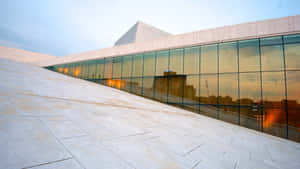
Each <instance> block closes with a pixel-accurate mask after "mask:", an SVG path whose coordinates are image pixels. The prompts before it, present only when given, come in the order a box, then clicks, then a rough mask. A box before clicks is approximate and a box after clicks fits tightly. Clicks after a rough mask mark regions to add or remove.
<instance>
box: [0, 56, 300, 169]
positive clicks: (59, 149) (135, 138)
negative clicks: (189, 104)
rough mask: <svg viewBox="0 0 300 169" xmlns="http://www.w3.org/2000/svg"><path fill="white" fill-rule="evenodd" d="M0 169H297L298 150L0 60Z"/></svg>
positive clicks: (232, 127) (277, 140)
mask: <svg viewBox="0 0 300 169" xmlns="http://www.w3.org/2000/svg"><path fill="white" fill-rule="evenodd" d="M0 82H1V83H0V150H1V151H0V168H5V169H10V168H27V167H32V168H34V169H36V168H39V169H41V168H75V169H76V168H87V169H92V168H106V169H109V168H121V169H122V168H126V169H127V168H153V169H154V168H199V169H200V168H201V169H202V168H212V169H216V168H218V169H222V168H224V169H227V168H228V169H232V168H236V169H253V168H259V169H271V168H272V169H273V168H283V169H285V168H286V169H293V168H295V169H296V168H297V169H298V168H300V161H299V156H300V144H299V143H295V142H291V141H289V140H285V139H281V138H277V137H274V136H270V135H266V134H263V133H260V132H256V131H253V130H249V129H246V128H243V127H240V126H236V125H231V124H228V123H225V122H222V121H218V120H215V119H211V118H208V117H205V116H202V115H197V114H194V113H191V112H188V111H185V110H182V109H178V108H175V107H171V106H168V105H164V104H161V103H157V102H155V101H151V100H147V99H145V98H142V97H139V96H135V95H131V94H129V93H126V92H123V91H119V90H115V89H112V88H109V87H106V86H102V85H98V84H95V83H91V82H87V81H84V80H80V79H75V78H72V77H68V76H64V75H62V74H58V73H55V72H50V71H48V70H45V69H42V68H40V67H37V66H32V65H29V64H22V63H17V62H13V61H9V60H6V59H0Z"/></svg>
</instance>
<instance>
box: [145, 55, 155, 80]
mask: <svg viewBox="0 0 300 169" xmlns="http://www.w3.org/2000/svg"><path fill="white" fill-rule="evenodd" d="M143 76H155V52H150V53H145V54H144V75H143Z"/></svg>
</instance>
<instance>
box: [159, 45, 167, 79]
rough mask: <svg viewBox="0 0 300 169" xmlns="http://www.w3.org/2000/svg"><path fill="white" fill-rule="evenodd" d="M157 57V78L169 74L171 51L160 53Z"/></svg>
mask: <svg viewBox="0 0 300 169" xmlns="http://www.w3.org/2000/svg"><path fill="white" fill-rule="evenodd" d="M156 55H157V58H156V76H162V75H167V74H168V72H169V70H168V66H169V51H168V50H164V51H159V52H157V54H156Z"/></svg>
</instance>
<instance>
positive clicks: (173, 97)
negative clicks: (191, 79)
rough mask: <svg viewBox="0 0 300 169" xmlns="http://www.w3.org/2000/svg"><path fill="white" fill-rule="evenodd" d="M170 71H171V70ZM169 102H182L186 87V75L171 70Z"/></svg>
mask: <svg viewBox="0 0 300 169" xmlns="http://www.w3.org/2000/svg"><path fill="white" fill-rule="evenodd" d="M169 73H170V72H169ZM168 80H169V82H168V85H169V87H168V90H169V91H168V102H170V103H179V104H181V103H182V94H183V88H184V86H183V85H184V81H186V75H182V74H176V72H171V74H170V75H169V77H168Z"/></svg>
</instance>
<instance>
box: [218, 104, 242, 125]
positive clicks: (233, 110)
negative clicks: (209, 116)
mask: <svg viewBox="0 0 300 169" xmlns="http://www.w3.org/2000/svg"><path fill="white" fill-rule="evenodd" d="M219 118H220V119H221V120H224V121H227V122H230V123H233V124H238V123H239V107H238V106H229V105H226V106H222V105H221V106H219Z"/></svg>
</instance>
